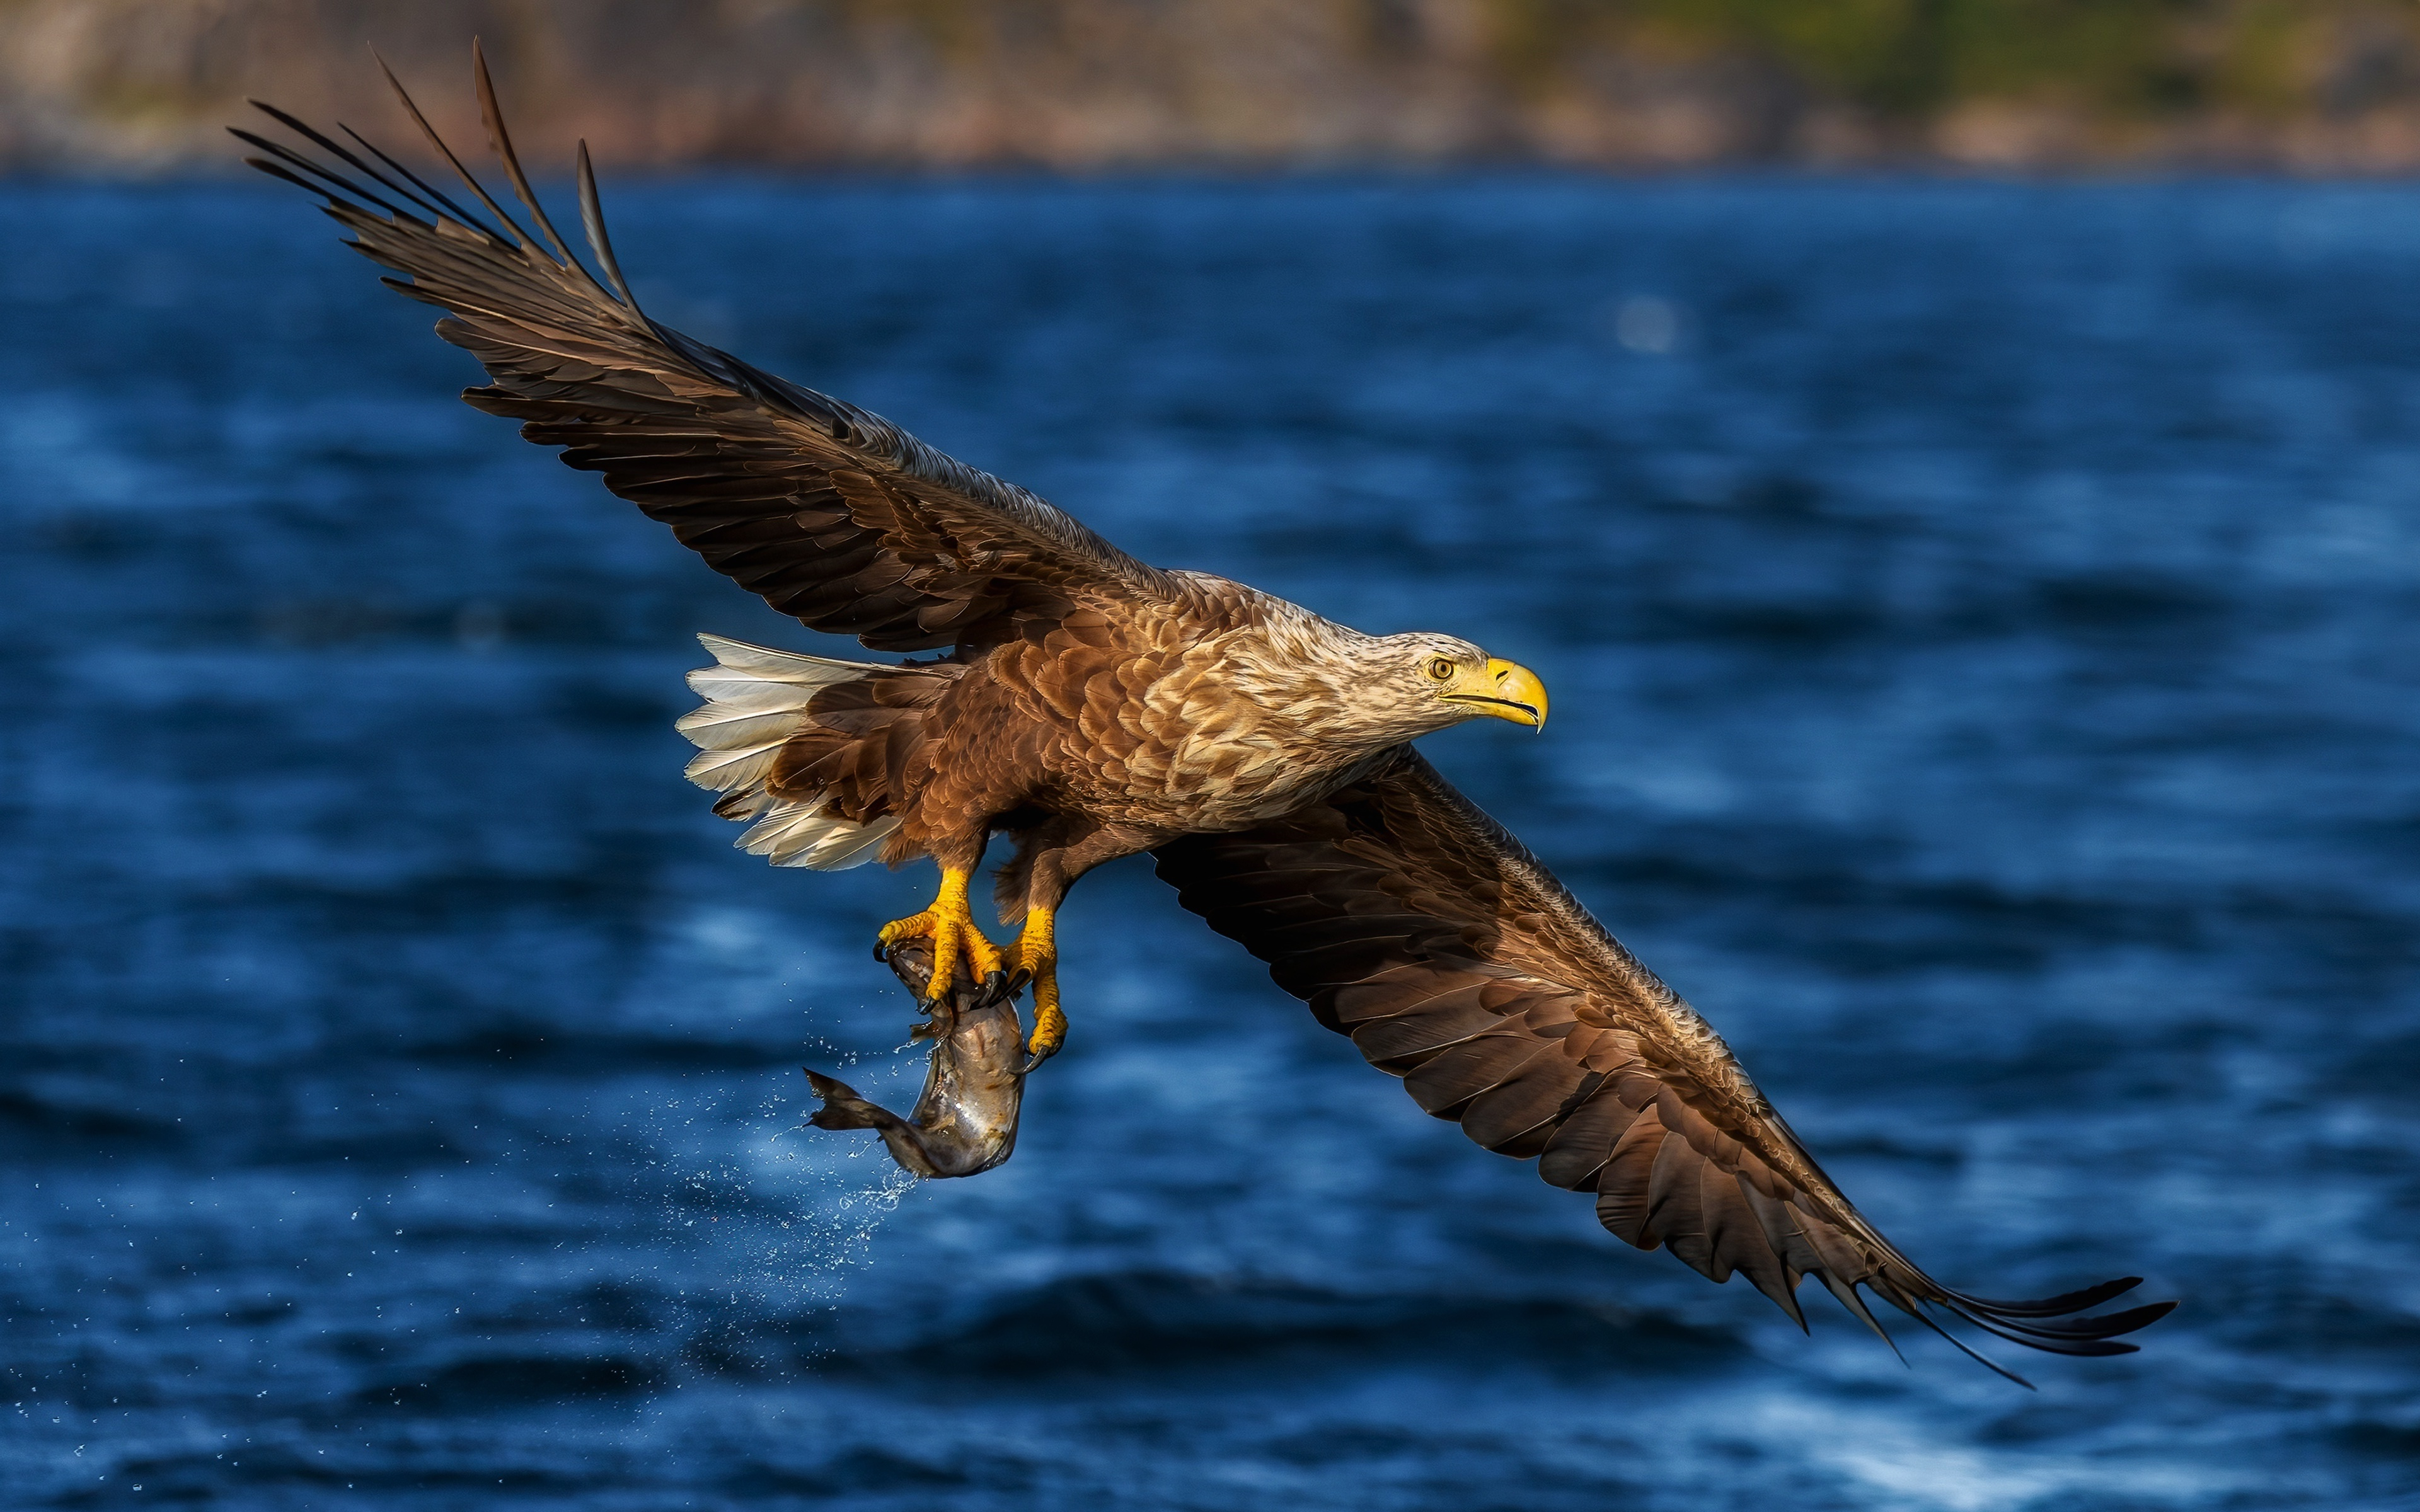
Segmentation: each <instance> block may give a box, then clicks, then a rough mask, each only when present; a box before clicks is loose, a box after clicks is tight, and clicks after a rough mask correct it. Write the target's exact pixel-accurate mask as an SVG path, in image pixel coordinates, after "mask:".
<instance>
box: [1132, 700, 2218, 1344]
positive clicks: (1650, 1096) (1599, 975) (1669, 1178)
mask: <svg viewBox="0 0 2420 1512" xmlns="http://www.w3.org/2000/svg"><path fill="white" fill-rule="evenodd" d="M1157 857H1158V866H1159V874H1160V876H1161V877H1162V878H1164V879H1165V880H1167V881H1169V882H1171V883H1172V884H1174V885H1175V886H1176V887H1177V889H1178V898H1179V901H1180V902H1182V903H1183V904H1184V905H1185V906H1186V907H1187V908H1188V909H1190V910H1192V911H1193V912H1195V913H1197V914H1200V915H1201V916H1202V918H1205V919H1206V920H1207V921H1208V922H1209V924H1210V927H1211V928H1213V929H1215V930H1217V931H1218V933H1222V934H1226V935H1228V936H1230V937H1231V938H1233V939H1236V940H1238V941H1241V942H1242V943H1243V944H1244V945H1245V946H1246V947H1247V948H1248V949H1250V950H1251V951H1252V952H1253V953H1254V954H1255V955H1257V956H1259V957H1260V958H1261V959H1262V960H1264V961H1265V962H1267V963H1268V964H1269V970H1270V975H1271V976H1273V977H1274V978H1276V980H1277V981H1278V983H1279V984H1280V986H1282V987H1284V988H1285V989H1286V990H1287V991H1289V992H1291V993H1293V994H1294V995H1296V996H1298V997H1301V998H1303V999H1304V1000H1306V1001H1307V1002H1308V1003H1309V1004H1310V1005H1311V1011H1312V1012H1313V1013H1314V1014H1316V1015H1317V1016H1318V1018H1319V1021H1320V1022H1321V1023H1323V1024H1325V1025H1326V1026H1328V1027H1329V1028H1331V1029H1335V1030H1338V1031H1340V1032H1342V1033H1346V1034H1349V1035H1351V1036H1352V1038H1353V1041H1354V1044H1355V1046H1356V1047H1357V1048H1358V1049H1359V1050H1360V1052H1361V1053H1362V1055H1363V1056H1364V1057H1367V1058H1368V1059H1369V1060H1370V1062H1371V1063H1372V1064H1373V1065H1375V1066H1377V1067H1379V1068H1380V1069H1382V1070H1385V1071H1388V1072H1393V1073H1394V1074H1396V1075H1399V1076H1402V1077H1403V1078H1404V1087H1405V1089H1406V1090H1408V1091H1409V1092H1410V1093H1411V1094H1412V1096H1413V1098H1414V1099H1415V1100H1416V1101H1417V1102H1418V1103H1419V1104H1420V1106H1421V1107H1422V1108H1424V1109H1426V1110H1427V1111H1428V1112H1430V1113H1432V1114H1434V1115H1435V1116H1437V1117H1439V1118H1445V1119H1456V1120H1458V1121H1459V1122H1460V1123H1461V1125H1462V1127H1463V1130H1464V1132H1465V1133H1466V1134H1469V1135H1470V1137H1471V1138H1473V1139H1475V1140H1477V1141H1478V1142H1479V1143H1481V1144H1482V1145H1485V1146H1487V1147H1488V1148H1489V1149H1497V1150H1500V1151H1502V1152H1504V1153H1506V1154H1510V1155H1516V1156H1520V1157H1522V1158H1535V1159H1536V1160H1537V1161H1538V1171H1539V1174H1540V1175H1541V1176H1542V1177H1544V1179H1545V1180H1548V1181H1550V1182H1552V1183H1553V1184H1555V1185H1557V1186H1561V1187H1568V1188H1570V1189H1572V1190H1575V1191H1580V1192H1592V1193H1594V1194H1595V1196H1596V1211H1597V1218H1598V1221H1599V1222H1601V1223H1603V1224H1604V1225H1605V1227H1606V1228H1607V1229H1609V1230H1611V1231H1612V1232H1613V1233H1614V1234H1616V1235H1618V1236H1620V1237H1621V1239H1623V1240H1625V1241H1627V1242H1630V1243H1632V1244H1636V1245H1637V1246H1638V1247H1639V1248H1641V1249H1656V1248H1659V1247H1661V1248H1668V1249H1669V1250H1671V1252H1672V1253H1673V1255H1674V1256H1676V1257H1679V1258H1680V1259H1681V1260H1682V1261H1683V1263H1685V1264H1687V1265H1688V1266H1690V1267H1691V1268H1692V1269H1694V1270H1696V1271H1698V1272H1699V1273H1702V1274H1704V1275H1706V1276H1708V1277H1710V1278H1711V1279H1713V1280H1714V1281H1718V1282H1719V1281H1723V1280H1726V1279H1728V1278H1729V1277H1730V1276H1731V1275H1732V1274H1734V1273H1737V1274H1741V1275H1744V1276H1745V1277H1747V1279H1748V1282H1749V1284H1750V1285H1752V1286H1754V1287H1755V1288H1757V1289H1758V1290H1759V1291H1761V1292H1763V1293H1764V1294H1765V1295H1766V1296H1767V1297H1770V1298H1771V1299H1773V1302H1774V1304H1775V1305H1776V1306H1778V1307H1780V1308H1781V1310H1782V1311H1783V1312H1785V1313H1787V1314H1788V1315H1789V1316H1790V1317H1791V1319H1792V1320H1793V1321H1796V1322H1797V1323H1799V1324H1800V1326H1802V1327H1803V1326H1805V1323H1806V1318H1805V1315H1804V1314H1803V1313H1802V1312H1801V1311H1800V1308H1799V1304H1798V1299H1797V1288H1798V1284H1799V1282H1800V1281H1801V1280H1802V1279H1804V1278H1805V1277H1807V1276H1809V1275H1812V1276H1815V1277H1816V1278H1817V1279H1819V1280H1820V1281H1822V1282H1823V1286H1824V1288H1826V1289H1828V1290H1829V1291H1830V1292H1831V1293H1832V1294H1833V1295H1834V1296H1835V1297H1837V1298H1838V1299H1839V1301H1840V1303H1841V1304H1842V1305H1844V1306H1846V1307H1847V1308H1848V1309H1849V1310H1850V1312H1851V1313H1853V1314H1854V1316H1856V1317H1857V1318H1858V1319H1860V1320H1861V1321H1863V1322H1865V1323H1866V1324H1867V1325H1868V1326H1869V1327H1871V1328H1872V1329H1873V1330H1874V1332H1875V1333H1877V1334H1882V1328H1881V1325H1880V1324H1879V1323H1877V1322H1876V1321H1875V1320H1874V1317H1873V1314H1872V1312H1871V1311H1870V1310H1869V1308H1868V1306H1867V1305H1866V1303H1865V1301H1864V1299H1863V1296H1862V1295H1861V1292H1870V1293H1872V1294H1873V1295H1875V1296H1878V1297H1880V1298H1882V1299H1883V1300H1884V1301H1885V1302H1887V1303H1889V1304H1891V1305H1892V1306H1894V1307H1896V1308H1898V1309H1900V1311H1902V1312H1905V1313H1907V1314H1909V1315H1910V1316H1912V1317H1914V1318H1916V1319H1917V1320H1918V1321H1920V1322H1922V1323H1924V1324H1925V1326H1927V1327H1929V1328H1933V1329H1935V1330H1936V1331H1940V1325H1939V1323H1938V1322H1937V1321H1935V1319H1934V1318H1933V1316H1932V1312H1933V1311H1934V1310H1938V1311H1939V1312H1942V1313H1946V1314H1948V1315H1950V1316H1952V1317H1955V1318H1959V1319H1964V1320H1965V1321H1967V1322H1969V1323H1972V1324H1974V1325H1976V1326H1977V1327H1978V1328H1981V1329H1983V1330H1984V1331H1985V1332H1987V1333H1990V1334H1993V1335H1996V1336H1998V1337H2000V1338H2004V1339H2008V1340H2009V1341H2011V1342H2014V1343H2018V1344H2023V1345H2025V1346H2027V1347H2029V1348H2032V1349H2038V1350H2050V1351H2052V1352H2054V1353H2061V1354H2115V1353H2123V1352H2125V1351H2127V1350H2132V1349H2133V1348H2134V1346H2133V1345H2131V1344H2126V1343H2119V1342H2115V1340H2116V1337H2117V1335H2122V1334H2128V1333H2132V1332H2133V1331H2134V1330H2136V1329H2139V1328H2142V1327H2144V1326H2146V1325H2147V1324H2149V1323H2151V1322H2154V1321H2156V1320H2157V1319H2160V1318H2162V1317H2164V1315H2165V1314H2166V1313H2167V1312H2168V1310H2169V1309H2170V1308H2171V1307H2172V1306H2174V1305H2175V1304H2172V1303H2155V1304H2149V1305H2147V1306H2141V1307H2135V1308H2130V1309H2128V1310H2126V1311H2123V1312H2118V1313H2107V1314H2102V1315H2098V1316H2091V1317H2082V1318H2078V1317H2075V1316H2073V1315H2075V1314H2077V1313H2081V1312H2083V1311H2085V1310H2086V1309H2087V1308H2090V1307H2095V1306H2098V1305H2100V1304H2102V1303H2105V1302H2107V1301H2109V1300H2110V1299H2111V1298H2113V1297H2116V1296H2118V1295H2120V1294H2122V1293H2123V1292H2125V1291H2126V1290H2128V1289H2129V1288H2132V1287H2133V1286H2134V1285H2136V1284H2137V1282H2136V1280H2135V1278H2132V1277H2129V1278H2125V1279H2122V1280H2118V1281H2111V1282H2105V1283H2102V1285H2100V1286H2095V1287H2089V1288H2085V1289H2083V1290H2080V1291H2073V1292H2070V1293H2068V1294H2066V1295H2064V1296H2059V1297H2051V1298H2045V1299H2042V1300H2040V1301H2035V1302H1995V1301H1990V1300H1987V1299H1982V1298H1978V1297H1974V1296H1970V1295H1967V1294H1965V1293H1962V1292H1958V1291H1953V1290H1951V1289H1950V1288H1947V1287H1944V1286H1942V1285H1941V1284H1940V1283H1939V1282H1936V1281H1934V1280H1933V1279H1932V1278H1931V1277H1930V1276H1928V1275H1926V1274H1925V1273H1923V1272H1922V1271H1919V1270H1917V1269H1916V1267H1915V1266H1914V1265H1913V1264H1911V1263H1909V1261H1908V1260H1907V1259H1906V1258H1905V1257H1903V1256H1901V1255H1900V1253H1899V1251H1898V1250H1897V1249H1895V1248H1893V1247H1892V1245H1891V1244H1890V1242H1889V1241H1887V1240H1886V1239H1885V1238H1884V1237H1883V1236H1882V1235H1881V1234H1880V1233H1879V1232H1877V1231H1876V1230H1875V1228H1874V1227H1873V1226H1872V1225H1871V1224H1870V1223H1869V1222H1868V1221H1867V1220H1866V1218H1865V1217H1864V1215H1863V1214H1861V1213H1859V1212H1858V1211H1857V1210H1856V1209H1855V1208H1854V1206H1852V1205H1851V1204H1850V1202H1849V1200H1848V1198H1847V1197H1845V1196H1842V1195H1841V1193H1840V1191H1839V1189H1838V1187H1837V1186H1835V1185H1834V1184H1833V1182H1832V1180H1830V1178H1828V1177H1826V1176H1825V1175H1824V1174H1823V1170H1822V1168H1821V1167H1819V1166H1818V1165H1816V1164H1815V1161H1814V1159H1813V1157H1812V1156H1810V1155H1808V1154H1807V1150H1806V1149H1805V1147H1804V1146H1803V1145H1801V1144H1800V1143H1799V1141H1798V1138H1797V1136H1796V1135H1795V1134H1792V1132H1791V1130H1790V1127H1789V1125H1788V1124H1787V1123H1785V1122H1783V1121H1782V1119H1781V1117H1780V1115H1778V1114H1777V1113H1776V1112H1774V1111H1773V1108H1772V1106H1771V1104H1770V1103H1767V1102H1766V1101H1765V1099H1764V1096H1763V1094H1762V1093H1761V1092H1760V1091H1758V1090H1757V1088H1756V1087H1755V1085H1754V1084H1753V1083H1752V1082H1750V1081H1749V1080H1748V1078H1747V1075H1746V1073H1745V1072H1744V1071H1743V1070H1742V1069H1741V1068H1740V1065H1739V1063H1738V1061H1737V1060H1736V1059H1735V1058H1733V1057H1732V1056H1731V1054H1730V1049H1729V1047H1728V1046H1726V1045H1725V1044H1724V1043H1723V1041H1722V1040H1721V1038H1720V1037H1719V1036H1717V1035H1716V1034H1715V1033H1714V1030H1713V1029H1712V1028H1711V1027H1709V1026H1707V1025H1706V1023H1705V1021H1704V1020H1703V1019H1701V1018H1699V1016H1698V1014H1697V1012H1696V1011H1694V1010H1692V1009H1691V1008H1690V1007H1689V1005H1688V1004H1687V1003H1685V1002H1683V1001H1682V1000H1681V998H1680V997H1679V996H1678V995H1675V994H1674V993H1673V992H1672V991H1671V989H1670V988H1668V987H1667V986H1665V985H1664V983H1663V982H1661V981H1660V980H1656V978H1655V976H1654V975H1653V974H1652V972H1650V971H1648V970H1647V968H1646V967H1645V966H1643V965H1640V964H1638V962H1637V960H1636V959H1635V958H1634V957H1633V956H1632V955H1631V954H1630V952H1629V951H1627V950H1625V949H1622V948H1621V945H1620V944H1619V943H1618V942H1617V941H1615V940H1614V938H1613V937H1612V936H1611V935H1609V934H1607V933H1606V932H1605V930H1604V929H1603V927H1602V926H1600V925H1599V924H1598V923H1597V922H1596V920H1595V919H1594V918H1590V916H1589V914H1588V912H1587V911H1586V910H1585V909H1583V908H1581V907H1580V905H1579V903H1577V902H1576V901H1575V899H1573V897H1572V896H1571V894H1570V893H1569V892H1568V891H1566V890H1565V889H1564V888H1563V887H1562V885H1561V884H1560V883H1559V882H1557V881H1556V880H1555V878H1554V877H1553V875H1552V874H1551V873H1549V872H1547V871H1546V870H1545V868H1544V867H1543V866H1541V865H1540V864H1539V863H1538V861H1537V859H1536V858H1535V857H1534V856H1530V855H1529V853H1528V851H1526V850H1524V849H1523V848H1522V847H1521V844H1520V842H1519V841H1515V840H1514V839H1512V836H1511V835H1509V834H1507V833H1505V831H1504V830H1503V829H1502V828H1501V827H1500V826H1498V825H1497V824H1496V823H1495V822H1494V821H1493V820H1491V819H1489V818H1488V817H1487V816H1486V815H1485V814H1484V813H1481V811H1480V810H1478V809H1477V808H1476V807H1474V806H1473V805H1472V804H1471V803H1470V802H1469V800H1468V799H1466V798H1465V797H1463V796H1462V795H1461V794H1459V793H1456V792H1455V791H1454V790H1453V789H1452V787H1451V786H1450V785H1449V784H1448V783H1447V782H1446V781H1445V779H1442V778H1440V777H1439V776H1437V774H1436V772H1435V769H1434V768H1432V767H1431V766H1430V765H1429V764H1428V763H1427V762H1425V761H1423V760H1422V759H1421V758H1420V757H1419V755H1418V754H1417V753H1416V752H1414V751H1413V750H1412V749H1411V748H1408V747H1405V748H1401V749H1400V750H1398V751H1396V752H1394V753H1392V754H1391V755H1390V756H1389V757H1388V759H1387V760H1385V761H1384V762H1382V763H1381V764H1379V765H1378V766H1377V767H1376V768H1375V769H1374V770H1373V774H1372V775H1371V776H1369V777H1367V778H1365V779H1362V780H1360V781H1358V782H1357V783H1355V784H1354V785H1353V786H1351V787H1348V788H1346V789H1344V790H1343V791H1342V792H1340V793H1337V794H1335V795H1333V796H1331V797H1330V798H1328V799H1327V800H1326V801H1325V802H1323V803H1319V804H1314V805H1312V806H1311V807H1309V808H1307V809H1305V810H1300V811H1298V812H1296V813H1294V814H1290V815H1287V816H1286V817H1285V818H1283V819H1280V820H1276V821H1273V822H1271V823H1269V824H1266V825H1262V826H1260V827H1259V828H1256V829H1252V830H1248V831H1245V832H1242V833H1239V834H1229V835H1192V836H1187V837H1186V838H1184V839H1182V840H1178V841H1173V842H1171V844H1169V845H1166V846H1163V847H1161V848H1160V850H1159V851H1158V852H1157ZM1883 1337H1884V1338H1885V1340H1887V1339H1888V1337H1889V1335H1883ZM1951 1342H1953V1343H1958V1344H1959V1348H1961V1349H1966V1346H1965V1345H1964V1344H1963V1343H1960V1342H1959V1341H1958V1340H1956V1339H1955V1338H1952V1340H1951ZM1967 1352H1968V1353H1970V1354H1971V1353H1973V1352H1974V1351H1973V1350H1967ZM1977 1358H1978V1359H1981V1358H1982V1357H1981V1356H1980V1355H1978V1356H1977ZM1984 1364H1986V1365H1991V1366H1992V1368H1993V1369H1995V1370H2000V1371H2001V1373H2002V1374H2004V1375H2007V1374H2009V1372H2008V1371H2006V1370H2005V1369H2002V1367H2001V1366H1999V1365H1993V1363H1992V1362H1991V1361H1989V1360H1985V1361H1984ZM2011 1379H2017V1378H2014V1377H2012V1378H2011Z"/></svg>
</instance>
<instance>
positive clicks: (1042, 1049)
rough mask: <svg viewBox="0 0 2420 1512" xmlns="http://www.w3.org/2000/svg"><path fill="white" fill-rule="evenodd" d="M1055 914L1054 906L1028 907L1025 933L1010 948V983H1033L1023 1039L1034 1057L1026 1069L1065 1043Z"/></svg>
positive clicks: (1038, 1062) (1055, 1051) (1042, 1060)
mask: <svg viewBox="0 0 2420 1512" xmlns="http://www.w3.org/2000/svg"><path fill="white" fill-rule="evenodd" d="M1058 917H1059V916H1058V911H1057V910H1056V909H1051V908H1029V909H1027V910H1026V911H1025V933H1022V934H1019V935H1018V936H1017V937H1016V944H1015V945H1012V946H1010V947H1009V979H1008V980H1009V982H1010V984H1011V985H1015V984H1016V983H1017V982H1020V981H1030V982H1032V984H1033V1034H1032V1037H1031V1038H1030V1039H1028V1040H1027V1041H1025V1048H1026V1050H1027V1051H1028V1052H1029V1053H1030V1054H1031V1055H1032V1057H1033V1058H1032V1059H1031V1060H1029V1061H1027V1062H1026V1063H1025V1069H1026V1070H1027V1071H1032V1069H1033V1068H1034V1067H1036V1066H1039V1065H1041V1064H1042V1063H1043V1062H1044V1061H1046V1060H1047V1059H1049V1058H1050V1057H1052V1056H1055V1055H1057V1054H1058V1053H1059V1048H1060V1046H1062V1045H1063V1044H1065V1043H1066V1042H1067V1015H1066V1014H1065V1013H1063V1012H1061V1011H1060V1010H1059V943H1058V939H1057V937H1056V935H1055V934H1054V933H1052V930H1053V926H1054V924H1055V922H1056V920H1057V918H1058Z"/></svg>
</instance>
